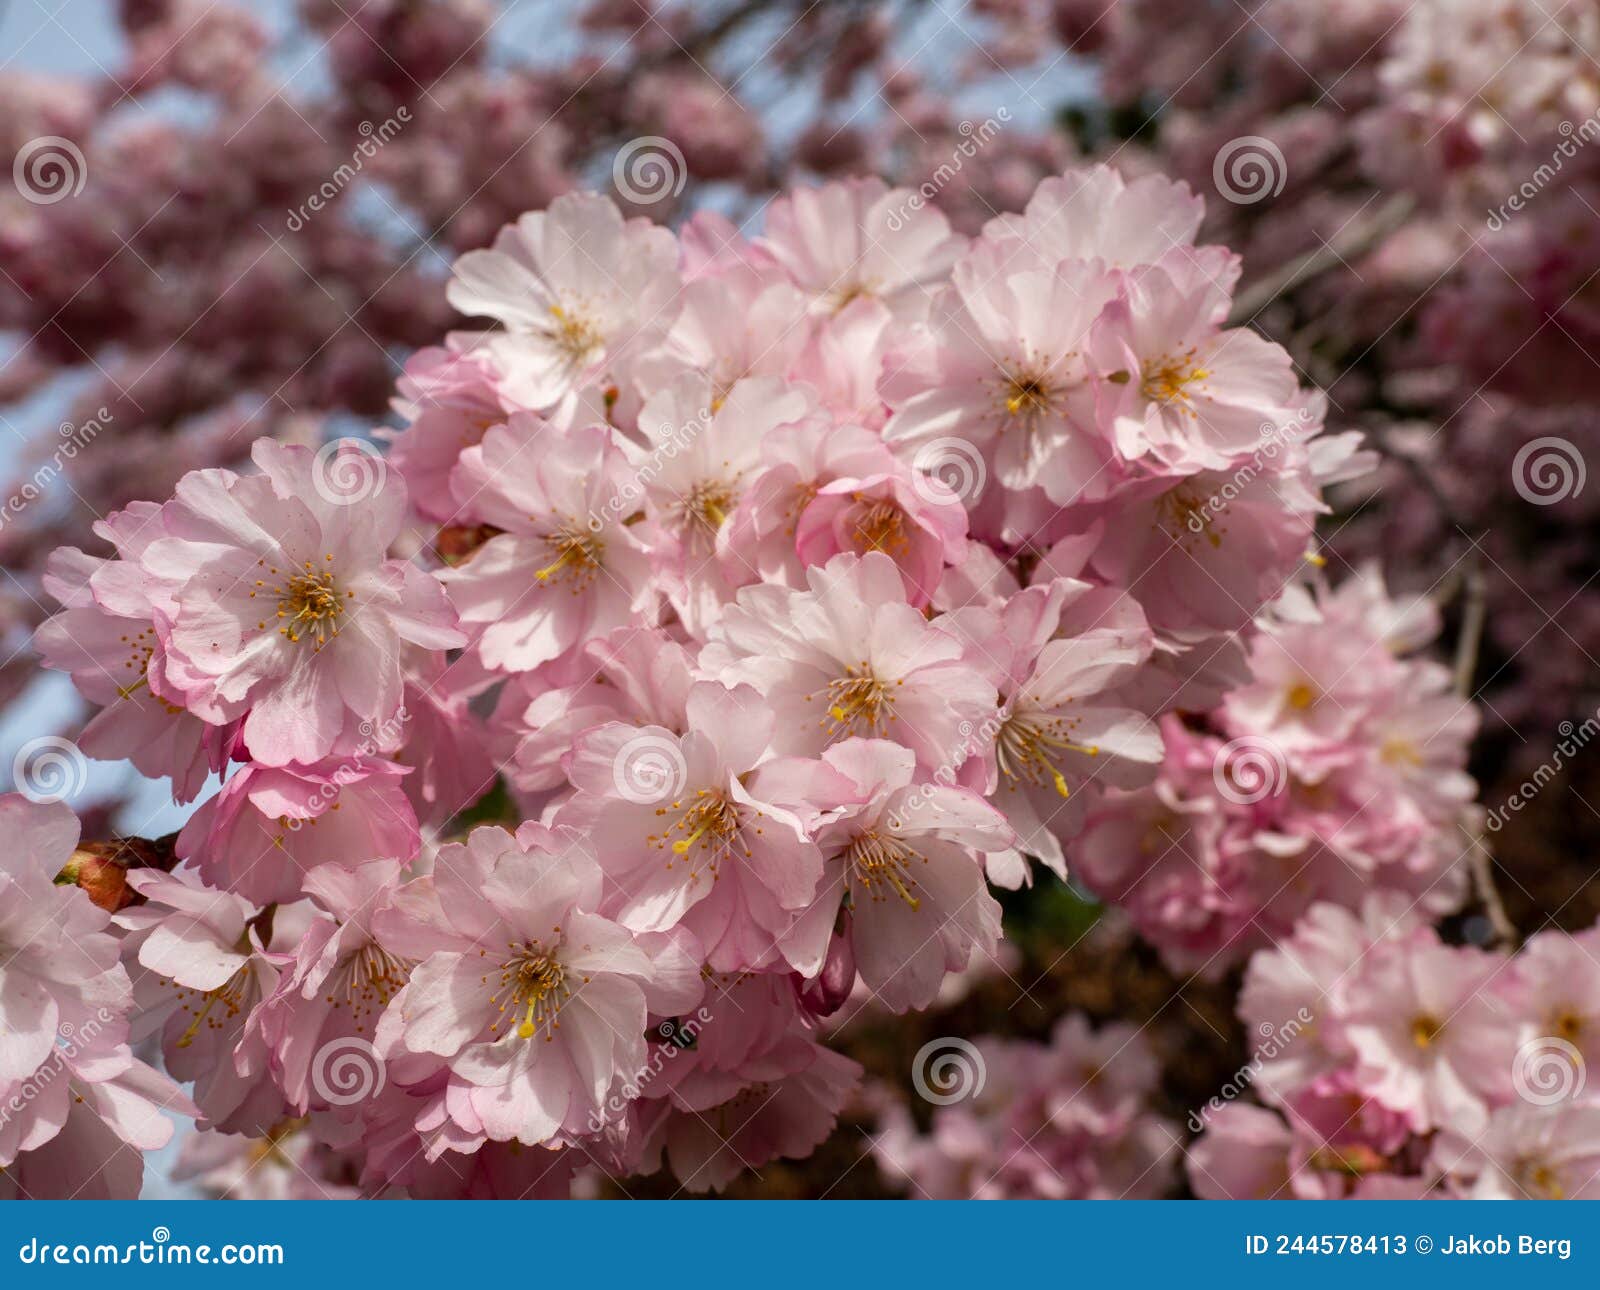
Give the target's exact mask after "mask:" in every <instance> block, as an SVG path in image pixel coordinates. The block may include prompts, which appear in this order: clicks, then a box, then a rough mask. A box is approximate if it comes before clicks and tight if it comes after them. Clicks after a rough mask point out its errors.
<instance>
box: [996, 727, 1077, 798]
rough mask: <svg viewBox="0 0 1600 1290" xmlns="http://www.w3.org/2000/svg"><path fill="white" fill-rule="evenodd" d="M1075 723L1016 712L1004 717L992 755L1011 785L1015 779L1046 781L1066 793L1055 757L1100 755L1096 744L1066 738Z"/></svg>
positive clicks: (1040, 782)
mask: <svg viewBox="0 0 1600 1290" xmlns="http://www.w3.org/2000/svg"><path fill="white" fill-rule="evenodd" d="M1074 724H1075V723H1074V722H1072V721H1069V720H1067V719H1066V718H1063V717H1044V716H1039V715H1035V714H1027V715H1024V714H1016V715H1013V716H1011V717H1008V718H1007V719H1006V721H1005V723H1004V724H1003V725H1002V726H1001V727H1000V733H999V735H998V736H997V737H996V739H995V758H996V760H997V761H998V762H999V765H1000V770H1001V773H1003V774H1004V775H1005V776H1006V778H1007V779H1009V780H1011V781H1012V782H1011V787H1012V788H1015V787H1016V781H1018V780H1025V781H1027V782H1028V783H1030V784H1043V783H1045V782H1046V781H1049V782H1050V783H1052V784H1054V785H1055V789H1056V792H1058V793H1060V794H1061V796H1062V797H1066V796H1068V795H1069V792H1070V790H1069V789H1068V787H1067V777H1066V775H1065V774H1064V773H1063V772H1062V770H1061V768H1060V767H1059V766H1057V765H1056V762H1055V759H1058V758H1060V756H1061V755H1062V754H1063V753H1078V754H1080V755H1081V756H1084V757H1098V756H1099V755H1100V748H1099V746H1098V745H1096V744H1080V743H1077V742H1075V741H1073V740H1071V739H1069V738H1067V736H1068V735H1069V734H1071V732H1072V727H1073V725H1074Z"/></svg>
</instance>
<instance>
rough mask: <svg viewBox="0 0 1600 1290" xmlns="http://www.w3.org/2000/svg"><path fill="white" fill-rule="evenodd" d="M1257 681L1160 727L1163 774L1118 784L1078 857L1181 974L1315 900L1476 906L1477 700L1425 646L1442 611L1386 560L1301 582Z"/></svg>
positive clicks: (1220, 961) (1081, 868)
mask: <svg viewBox="0 0 1600 1290" xmlns="http://www.w3.org/2000/svg"><path fill="white" fill-rule="evenodd" d="M1257 628H1258V630H1257V632H1256V634H1255V636H1254V637H1253V638H1252V640H1251V644H1250V653H1249V660H1248V663H1249V680H1248V681H1246V682H1245V683H1244V684H1242V685H1239V686H1237V687H1235V688H1234V689H1232V690H1230V691H1229V692H1228V693H1227V695H1226V696H1225V697H1224V698H1223V700H1222V702H1221V703H1220V704H1219V705H1218V706H1217V707H1216V708H1215V709H1213V710H1212V711H1210V712H1207V713H1203V714H1201V713H1184V714H1182V715H1181V716H1180V715H1171V716H1168V717H1166V718H1165V719H1164V720H1163V722H1162V734H1163V737H1164V741H1165V757H1164V760H1163V762H1162V766H1161V773H1160V775H1159V776H1158V777H1157V778H1156V780H1155V781H1154V782H1153V783H1151V784H1149V785H1147V786H1145V787H1142V788H1138V789H1134V790H1131V791H1118V792H1115V793H1109V794H1107V795H1106V796H1105V797H1104V799H1103V800H1102V801H1101V802H1100V803H1099V804H1097V806H1096V807H1095V809H1094V810H1093V811H1092V812H1091V814H1090V817H1089V819H1088V821H1087V823H1086V826H1085V828H1084V831H1083V834H1082V835H1081V837H1080V839H1079V841H1078V844H1077V847H1076V848H1075V850H1074V853H1073V860H1074V862H1075V865H1074V868H1075V873H1076V876H1077V877H1079V878H1080V879H1081V880H1082V881H1083V882H1085V883H1086V884H1087V885H1088V886H1089V887H1090V888H1091V889H1092V890H1093V891H1094V892H1096V893H1097V894H1098V895H1101V896H1103V897H1105V898H1106V899H1108V900H1113V901H1115V902H1117V903H1118V904H1119V905H1121V906H1122V907H1123V908H1124V909H1125V910H1126V912H1127V913H1128V915H1129V917H1130V918H1131V919H1132V921H1133V924H1134V926H1135V927H1136V928H1137V929H1138V931H1139V933H1140V934H1141V935H1142V936H1144V937H1145V938H1146V939H1148V940H1149V941H1150V942H1151V943H1152V944H1154V945H1155V946H1157V947H1158V948H1159V949H1160V950H1161V952H1162V955H1163V957H1164V958H1165V959H1166V961H1167V962H1168V963H1169V964H1170V965H1171V966H1172V967H1173V969H1174V970H1175V971H1179V972H1185V973H1188V972H1200V973H1204V974H1207V975H1213V976H1214V975H1218V974H1220V973H1221V972H1222V971H1223V970H1224V969H1226V968H1227V967H1228V966H1230V965H1231V964H1233V963H1235V962H1237V961H1239V960H1241V959H1243V958H1244V957H1245V956H1247V955H1248V954H1249V953H1250V951H1252V950H1254V949H1256V948H1258V947H1260V946H1264V945H1270V944H1273V943H1275V942H1277V941H1278V940H1279V939H1280V938H1281V937H1283V936H1285V935H1287V934H1288V933H1289V932H1290V931H1291V930H1292V929H1293V928H1294V926H1295V924H1296V920H1298V919H1299V918H1300V916H1301V915H1302V914H1304V913H1305V911H1306V910H1307V909H1308V908H1310V907H1311V906H1312V904H1313V903H1314V902H1318V901H1325V902H1332V903H1334V904H1338V905H1341V906H1344V907H1347V908H1354V907H1356V906H1357V905H1359V904H1360V902H1361V900H1362V899H1363V897H1364V896H1365V895H1366V894H1367V893H1368V892H1371V891H1373V890H1374V889H1377V890H1383V891H1391V892H1396V893H1402V894H1404V895H1405V896H1406V897H1407V898H1408V900H1409V901H1411V902H1413V903H1414V907H1415V909H1416V911H1417V913H1418V914H1419V915H1426V916H1427V917H1430V918H1438V917H1440V916H1442V915H1445V914H1448V913H1451V912H1453V911H1454V910H1456V909H1457V908H1459V907H1460V906H1461V904H1462V903H1463V901H1464V899H1465V897H1466V895H1467V888H1468V865H1467V864H1466V861H1465V853H1466V852H1467V851H1468V849H1469V847H1468V836H1469V835H1468V834H1467V832H1466V831H1465V830H1466V829H1468V828H1469V827H1470V825H1471V822H1472V814H1473V812H1474V811H1475V809H1476V808H1474V807H1473V806H1472V805H1471V803H1472V801H1473V798H1474V796H1475V793H1476V788H1475V785H1474V784H1473V781H1472V779H1471V777H1470V776H1469V775H1467V773H1466V771H1465V769H1464V767H1465V765H1466V759H1467V747H1468V744H1469V743H1470V742H1471V739H1472V736H1473V734H1474V733H1475V731H1476V730H1477V724H1478V717H1477V709H1476V708H1475V707H1474V706H1473V705H1472V703H1471V702H1470V701H1468V700H1465V699H1463V698H1461V697H1460V695H1459V694H1457V693H1456V691H1455V690H1454V689H1453V688H1452V684H1451V675H1450V672H1449V670H1448V669H1447V668H1445V667H1444V666H1443V665H1441V664H1439V663H1437V662H1434V661H1432V660H1431V659H1428V658H1426V657H1420V656H1416V655H1414V654H1413V653H1412V652H1413V651H1415V650H1417V649H1418V648H1419V647H1421V646H1423V645H1425V644H1426V643H1427V642H1429V641H1430V640H1432V639H1433V637H1434V636H1435V635H1436V633H1437V631H1438V628H1439V622H1438V615H1437V611H1436V610H1435V609H1434V607H1433V606H1432V605H1431V604H1430V603H1429V602H1427V601H1426V600H1423V599H1414V598H1406V599H1395V598H1392V597H1391V596H1390V595H1389V594H1388V592H1387V591H1386V589H1385V587H1384V585H1383V581H1382V579H1381V577H1380V576H1379V575H1378V573H1377V571H1376V570H1375V569H1371V568H1368V569H1364V570H1361V571H1359V572H1358V573H1356V574H1355V575H1353V576H1351V577H1350V578H1348V579H1346V580H1345V581H1344V582H1343V583H1342V584H1341V585H1340V586H1339V587H1338V589H1337V590H1329V589H1328V588H1327V587H1326V586H1325V585H1322V584H1321V583H1320V582H1319V583H1317V584H1314V585H1312V586H1311V587H1302V586H1296V587H1293V588H1291V589H1289V590H1288V591H1286V592H1285V593H1284V595H1283V596H1282V597H1280V598H1279V599H1278V600H1277V601H1275V602H1274V603H1273V604H1272V605H1270V606H1269V607H1268V608H1267V610H1266V611H1265V612H1264V613H1263V614H1262V615H1260V617H1259V619H1258V621H1257Z"/></svg>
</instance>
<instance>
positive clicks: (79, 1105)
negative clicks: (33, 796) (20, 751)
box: [0, 793, 195, 1200]
mask: <svg viewBox="0 0 1600 1290" xmlns="http://www.w3.org/2000/svg"><path fill="white" fill-rule="evenodd" d="M0 829H3V830H4V832H5V837H6V843H7V845H6V849H5V854H4V857H3V858H0V1198H4V1199H7V1200H15V1199H18V1198H26V1197H32V1196H55V1197H80V1198H84V1199H109V1198H114V1197H121V1196H131V1195H137V1194H138V1191H139V1188H140V1185H141V1183H142V1181H143V1178H144V1152H146V1151H151V1150H155V1149H156V1148H159V1147H163V1146H165V1145H166V1144H167V1142H168V1141H169V1140H170V1139H171V1137H172V1132H173V1127H174V1121H173V1120H172V1119H169V1118H168V1117H167V1116H165V1115H163V1114H162V1112H163V1111H170V1112H173V1113H175V1114H178V1115H183V1114H190V1115H192V1114H195V1107H194V1106H193V1104H192V1103H191V1102H190V1101H189V1099H188V1098H187V1097H186V1096H184V1094H183V1091H182V1090H181V1089H180V1088H179V1087H178V1086H177V1085H176V1084H174V1083H173V1082H172V1080H171V1079H170V1078H168V1077H167V1076H166V1075H163V1074H162V1073H161V1072H160V1071H158V1070H155V1069H153V1068H152V1067H151V1066H149V1065H148V1064H146V1063H145V1062H143V1061H140V1060H139V1059H138V1058H137V1057H135V1056H134V1053H133V1049H132V1047H131V1046H130V1042H129V1041H130V1038H136V1037H137V1036H134V1035H132V1033H131V1030H130V1026H131V1023H132V1021H133V1017H134V1007H135V998H134V990H133V986H132V984H131V982H130V980H129V976H128V973H127V971H126V970H125V969H124V968H123V966H122V963H121V961H120V956H121V947H120V945H119V944H118V940H117V937H116V935H115V934H114V932H113V930H112V927H111V919H110V916H109V915H108V914H107V913H106V912H105V911H104V910H103V909H100V908H98V907H97V906H96V905H95V904H94V903H93V902H91V901H90V900H89V899H88V897H87V896H85V895H84V894H83V893H82V892H80V891H78V890H77V889H76V888H73V887H58V886H56V885H55V880H56V875H57V874H59V873H60V872H61V871H62V870H63V869H66V868H68V867H69V866H70V865H71V863H72V861H73V858H74V854H75V852H76V849H77V846H78V821H77V820H76V819H75V818H74V817H73V814H72V812H71V811H70V810H69V809H68V808H67V807H65V806H62V805H60V804H54V805H39V804H35V803H33V802H30V801H28V800H27V799H25V798H23V797H22V796H20V795H18V794H15V793H11V794H7V795H5V796H3V797H0Z"/></svg>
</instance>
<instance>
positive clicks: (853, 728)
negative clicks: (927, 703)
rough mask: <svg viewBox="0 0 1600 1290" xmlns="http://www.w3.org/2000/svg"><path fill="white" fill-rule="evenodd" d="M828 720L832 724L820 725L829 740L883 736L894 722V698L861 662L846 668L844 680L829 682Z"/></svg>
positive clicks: (867, 666)
mask: <svg viewBox="0 0 1600 1290" xmlns="http://www.w3.org/2000/svg"><path fill="white" fill-rule="evenodd" d="M895 684H896V685H899V684H901V682H899V681H896V682H895ZM808 697H809V696H808ZM828 716H829V718H830V719H831V720H829V721H824V722H821V723H820V724H822V725H824V726H826V727H828V733H829V734H830V735H832V736H835V737H838V736H840V735H846V734H849V735H859V734H863V733H870V734H872V735H882V734H884V733H885V732H886V731H887V729H888V726H889V723H890V722H891V721H893V720H894V719H895V716H894V695H893V694H892V693H891V692H890V689H889V686H888V685H887V684H886V683H885V682H883V681H880V680H879V679H878V678H877V677H876V676H875V675H874V674H873V672H872V668H871V667H870V666H869V665H868V664H867V663H865V662H863V663H861V664H860V665H859V666H858V667H850V668H846V669H845V674H844V675H843V676H841V677H839V678H838V679H837V680H834V681H829V682H828Z"/></svg>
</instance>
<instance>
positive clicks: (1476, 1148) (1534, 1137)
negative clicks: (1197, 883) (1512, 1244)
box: [1188, 893, 1600, 1199]
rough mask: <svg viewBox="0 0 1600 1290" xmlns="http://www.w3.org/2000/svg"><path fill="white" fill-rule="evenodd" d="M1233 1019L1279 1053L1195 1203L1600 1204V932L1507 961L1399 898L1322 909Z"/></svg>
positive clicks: (1201, 1154) (1200, 1166) (1205, 1164)
mask: <svg viewBox="0 0 1600 1290" xmlns="http://www.w3.org/2000/svg"><path fill="white" fill-rule="evenodd" d="M1239 1014H1240V1017H1241V1018H1242V1019H1243V1020H1244V1021H1245V1022H1246V1023H1247V1025H1248V1033H1250V1034H1251V1035H1269V1036H1275V1042H1273V1044H1272V1052H1271V1054H1270V1056H1269V1055H1265V1054H1260V1055H1258V1057H1257V1059H1256V1060H1254V1061H1253V1062H1252V1064H1251V1066H1250V1068H1249V1069H1250V1072H1251V1074H1252V1075H1253V1086H1254V1089H1255V1091H1256V1092H1257V1093H1258V1094H1259V1096H1260V1098H1261V1100H1262V1101H1263V1102H1265V1103H1266V1106H1257V1105H1252V1104H1249V1103H1245V1102H1231V1103H1227V1104H1223V1105H1218V1106H1215V1107H1214V1108H1213V1109H1211V1110H1210V1111H1209V1112H1208V1114H1207V1116H1206V1120H1207V1122H1208V1123H1207V1128H1206V1131H1205V1133H1204V1134H1203V1135H1202V1136H1201V1137H1200V1139H1199V1140H1198V1141H1197V1142H1195V1143H1194V1144H1193V1145H1192V1146H1191V1147H1190V1149H1189V1153H1188V1174H1189V1180H1190V1184H1191V1186H1192V1187H1193V1188H1194V1190H1195V1192H1196V1193H1197V1194H1198V1195H1200V1196H1204V1197H1236V1198H1245V1197H1254V1198H1261V1197H1285V1198H1287V1197H1300V1198H1305V1199H1320V1198H1330V1197H1333V1198H1337V1197H1345V1196H1356V1197H1390V1198H1404V1197H1416V1196H1424V1195H1443V1196H1473V1197H1480V1198H1492V1199H1583V1198H1592V1197H1595V1196H1600V1102H1597V1101H1595V1092H1594V1090H1593V1089H1592V1088H1590V1087H1588V1083H1589V1081H1588V1079H1587V1068H1588V1065H1589V1062H1590V1061H1591V1060H1592V1059H1593V1058H1594V1057H1595V1055H1596V1053H1597V1048H1596V1042H1595V1036H1596V1034H1597V1033H1600V928H1593V929H1590V930H1588V931H1585V932H1580V933H1578V934H1576V935H1569V934H1567V933H1565V932H1557V931H1547V932H1540V933H1538V934H1537V935H1535V936H1533V937H1532V938H1531V939H1529V940H1528V942H1527V943H1526V944H1525V945H1523V946H1522V948H1521V949H1520V950H1518V951H1517V952H1516V953H1515V954H1510V953H1505V952H1489V951H1486V950H1482V949H1477V948H1474V947H1470V946H1456V945H1448V944H1444V943H1443V942H1441V941H1440V939H1439V937H1438V935H1437V934H1436V933H1435V932H1434V931H1433V929H1432V928H1430V927H1429V926H1428V925H1427V924H1426V922H1425V921H1424V920H1422V919H1421V918H1419V917H1418V913H1417V910H1416V909H1415V908H1413V907H1412V905H1411V902H1410V901H1408V900H1407V899H1405V898H1404V897H1400V896H1396V895H1393V894H1388V893H1376V894H1374V895H1372V896H1370V897H1369V898H1368V899H1367V900H1366V901H1365V902H1364V903H1363V904H1362V905H1361V906H1360V907H1359V909H1354V910H1352V909H1348V908H1344V907H1341V906H1337V905H1331V904H1318V905H1315V906H1313V907H1312V908H1311V910H1310V911H1309V912H1308V913H1307V914H1306V916H1305V918H1304V919H1302V920H1301V923H1300V925H1299V926H1298V927H1297V928H1296V929H1295V932H1294V934H1293V935H1292V936H1289V937H1287V938H1285V939H1284V940H1283V941H1282V942H1281V943H1280V944H1279V945H1278V946H1277V947H1276V948H1274V949H1271V950H1262V951H1259V952H1258V953H1257V954H1256V955H1255V956H1254V957H1253V958H1252V959H1251V962H1250V966H1249V969H1248V970H1247V972H1246V973H1245V981H1244V989H1243V991H1242V993H1241V995H1240V998H1239ZM1275 1032H1276V1033H1275Z"/></svg>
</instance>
